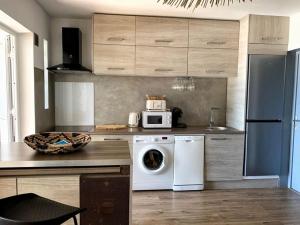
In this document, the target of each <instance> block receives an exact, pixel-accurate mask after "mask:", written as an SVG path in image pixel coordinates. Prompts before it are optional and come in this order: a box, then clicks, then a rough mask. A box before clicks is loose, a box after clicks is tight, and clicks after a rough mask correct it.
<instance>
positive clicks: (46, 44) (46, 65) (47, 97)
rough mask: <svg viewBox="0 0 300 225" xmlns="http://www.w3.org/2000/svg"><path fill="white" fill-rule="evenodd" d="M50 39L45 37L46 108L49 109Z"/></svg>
mask: <svg viewBox="0 0 300 225" xmlns="http://www.w3.org/2000/svg"><path fill="white" fill-rule="evenodd" d="M47 68H48V41H47V40H45V39H44V108H45V109H49V73H48V70H47Z"/></svg>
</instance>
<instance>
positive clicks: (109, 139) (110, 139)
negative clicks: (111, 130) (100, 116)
mask: <svg viewBox="0 0 300 225" xmlns="http://www.w3.org/2000/svg"><path fill="white" fill-rule="evenodd" d="M104 141H122V139H121V138H104Z"/></svg>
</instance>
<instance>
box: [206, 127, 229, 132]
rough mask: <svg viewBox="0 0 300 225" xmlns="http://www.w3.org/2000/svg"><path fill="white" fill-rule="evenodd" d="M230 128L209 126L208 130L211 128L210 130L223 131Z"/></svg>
mask: <svg viewBox="0 0 300 225" xmlns="http://www.w3.org/2000/svg"><path fill="white" fill-rule="evenodd" d="M227 129H228V128H227V127H207V128H206V130H209V131H218V130H219V131H222V130H227Z"/></svg>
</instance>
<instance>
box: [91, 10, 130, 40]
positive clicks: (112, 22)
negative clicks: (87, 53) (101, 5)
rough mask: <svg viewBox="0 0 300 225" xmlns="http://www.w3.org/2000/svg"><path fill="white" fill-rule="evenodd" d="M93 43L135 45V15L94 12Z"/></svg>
mask: <svg viewBox="0 0 300 225" xmlns="http://www.w3.org/2000/svg"><path fill="white" fill-rule="evenodd" d="M93 28H94V43H96V44H118V45H135V16H120V15H104V14H96V15H94V18H93Z"/></svg>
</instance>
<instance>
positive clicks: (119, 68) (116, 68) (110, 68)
mask: <svg viewBox="0 0 300 225" xmlns="http://www.w3.org/2000/svg"><path fill="white" fill-rule="evenodd" d="M107 69H108V70H125V68H124V67H108V68H107Z"/></svg>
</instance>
